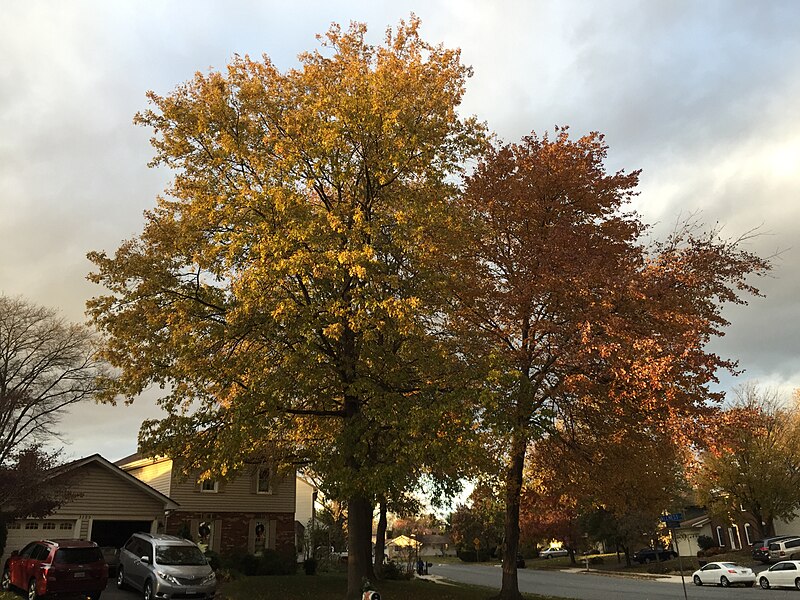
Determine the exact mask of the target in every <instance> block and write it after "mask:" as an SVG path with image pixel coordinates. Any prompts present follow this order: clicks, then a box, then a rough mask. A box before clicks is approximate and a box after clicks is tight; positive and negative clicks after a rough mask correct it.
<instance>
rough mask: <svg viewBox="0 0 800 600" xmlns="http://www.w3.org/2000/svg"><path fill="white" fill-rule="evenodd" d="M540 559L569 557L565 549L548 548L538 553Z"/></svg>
mask: <svg viewBox="0 0 800 600" xmlns="http://www.w3.org/2000/svg"><path fill="white" fill-rule="evenodd" d="M539 556H540V557H541V558H553V557H556V556H569V550H567V549H566V548H548V549H547V550H542V551H541V552H539Z"/></svg>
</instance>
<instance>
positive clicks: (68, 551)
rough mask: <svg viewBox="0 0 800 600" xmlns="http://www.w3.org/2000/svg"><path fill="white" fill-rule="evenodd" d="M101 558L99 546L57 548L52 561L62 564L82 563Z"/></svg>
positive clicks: (100, 559)
mask: <svg viewBox="0 0 800 600" xmlns="http://www.w3.org/2000/svg"><path fill="white" fill-rule="evenodd" d="M102 560H103V555H102V553H101V552H100V548H59V549H58V550H57V551H56V556H55V559H54V562H56V563H58V564H62V565H82V564H86V563H91V562H98V561H102Z"/></svg>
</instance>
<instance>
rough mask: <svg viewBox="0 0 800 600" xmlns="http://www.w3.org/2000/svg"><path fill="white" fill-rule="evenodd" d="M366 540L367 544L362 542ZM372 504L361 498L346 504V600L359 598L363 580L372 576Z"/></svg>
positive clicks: (351, 499) (358, 497)
mask: <svg viewBox="0 0 800 600" xmlns="http://www.w3.org/2000/svg"><path fill="white" fill-rule="evenodd" d="M365 539H366V540H367V542H368V543H367V544H365V543H364V540H365ZM371 539H372V504H371V503H370V502H369V500H367V499H366V498H364V497H363V496H356V497H353V498H350V499H349V500H348V502H347V546H348V554H347V600H358V599H359V598H361V585H362V582H363V580H364V579H365V578H366V579H369V578H370V577H371V575H372V561H371V560H370V558H371V557H370V554H371V552H369V551H368V548H369V547H370V546H371Z"/></svg>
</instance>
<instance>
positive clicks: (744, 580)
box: [692, 562, 756, 587]
mask: <svg viewBox="0 0 800 600" xmlns="http://www.w3.org/2000/svg"><path fill="white" fill-rule="evenodd" d="M692 581H694V584H695V585H709V584H710V585H721V586H722V587H728V586H729V585H734V584H738V583H741V584H743V585H746V586H747V587H753V584H754V583H755V582H756V574H755V573H753V570H752V569H750V568H748V567H743V566H742V565H737V564H736V563H732V562H710V563H708V564H707V565H706V566H704V567H703V568H702V569H698V570H697V571H695V572H694V573H693V574H692Z"/></svg>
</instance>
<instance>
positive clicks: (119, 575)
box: [117, 565, 125, 590]
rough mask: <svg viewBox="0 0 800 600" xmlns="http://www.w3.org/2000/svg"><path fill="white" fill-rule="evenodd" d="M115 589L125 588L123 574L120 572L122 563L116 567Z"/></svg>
mask: <svg viewBox="0 0 800 600" xmlns="http://www.w3.org/2000/svg"><path fill="white" fill-rule="evenodd" d="M117 589H118V590H124V589H125V576H124V575H123V574H122V565H119V566H118V567H117Z"/></svg>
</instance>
